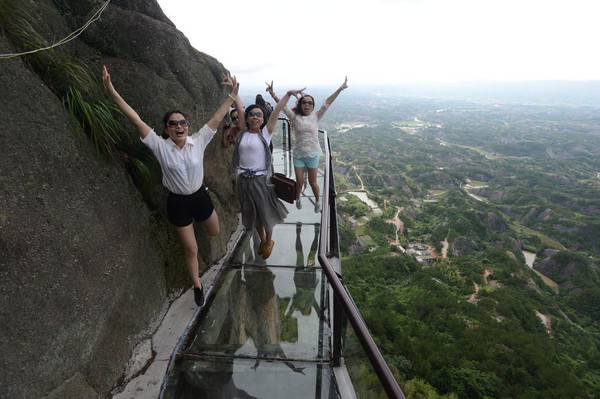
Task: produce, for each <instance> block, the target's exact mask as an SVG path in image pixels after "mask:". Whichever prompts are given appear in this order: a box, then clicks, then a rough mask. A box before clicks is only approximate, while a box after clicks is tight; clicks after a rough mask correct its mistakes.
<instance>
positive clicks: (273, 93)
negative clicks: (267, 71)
mask: <svg viewBox="0 0 600 399" xmlns="http://www.w3.org/2000/svg"><path fill="white" fill-rule="evenodd" d="M265 84H266V85H267V88H266V89H265V91H266V92H269V94H270V95H271V97H272V96H273V95H275V92H274V91H273V81H271V84H268V83H267V82H265Z"/></svg>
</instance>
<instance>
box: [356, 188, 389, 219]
mask: <svg viewBox="0 0 600 399" xmlns="http://www.w3.org/2000/svg"><path fill="white" fill-rule="evenodd" d="M348 194H352V195H356V196H357V197H358V198H359V199H360V200H361V201H362V202H364V203H365V204H367V205H369V206H370V207H371V209H372V210H373V213H375V214H376V215H381V214H382V213H383V211H382V210H381V209H380V208H379V206H377V203H375V201H373V200H371V199H369V195H368V194H367V193H366V192H365V191H348Z"/></svg>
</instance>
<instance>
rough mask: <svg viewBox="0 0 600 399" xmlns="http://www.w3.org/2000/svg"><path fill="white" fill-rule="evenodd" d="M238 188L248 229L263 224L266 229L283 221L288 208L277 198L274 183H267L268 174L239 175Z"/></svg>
mask: <svg viewBox="0 0 600 399" xmlns="http://www.w3.org/2000/svg"><path fill="white" fill-rule="evenodd" d="M236 180H237V190H238V198H239V200H240V205H241V207H242V224H243V225H244V228H245V229H246V230H252V229H254V228H256V227H258V226H263V227H264V228H265V230H266V231H272V230H273V227H274V226H275V225H276V224H278V223H281V222H283V220H284V219H285V218H286V217H287V215H288V210H287V208H286V207H285V205H283V203H282V202H281V200H280V199H279V198H277V194H276V193H275V188H274V186H273V185H267V175H259V176H254V177H243V176H241V175H238V177H237V179H236Z"/></svg>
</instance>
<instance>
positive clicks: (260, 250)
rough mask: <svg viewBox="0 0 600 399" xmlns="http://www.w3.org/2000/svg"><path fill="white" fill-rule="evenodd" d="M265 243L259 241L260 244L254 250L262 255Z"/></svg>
mask: <svg viewBox="0 0 600 399" xmlns="http://www.w3.org/2000/svg"><path fill="white" fill-rule="evenodd" d="M266 244H267V242H266V241H265V242H261V243H260V245H259V246H258V251H256V252H257V253H258V254H259V255H262V254H263V252H265V245H266Z"/></svg>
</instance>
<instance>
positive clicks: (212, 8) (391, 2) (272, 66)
mask: <svg viewBox="0 0 600 399" xmlns="http://www.w3.org/2000/svg"><path fill="white" fill-rule="evenodd" d="M158 3H159V4H160V6H161V8H162V9H163V11H164V12H165V14H166V15H167V17H168V18H169V19H170V20H171V21H173V23H174V24H175V25H176V26H177V28H178V29H179V30H180V31H182V32H183V33H184V34H185V36H186V37H187V38H188V39H189V40H190V42H191V44H192V46H193V47H195V48H196V49H197V50H199V51H202V52H204V53H207V54H209V55H211V56H213V57H215V58H216V59H217V60H219V61H220V62H221V63H222V64H223V65H224V66H225V68H227V69H228V70H229V71H230V72H231V74H232V75H235V76H236V77H237V78H238V80H239V81H240V84H241V86H247V87H258V86H262V87H265V84H264V83H265V82H267V81H268V82H270V81H273V82H274V85H275V90H276V91H278V90H277V89H278V88H280V90H279V92H281V91H283V90H287V89H292V88H297V89H300V88H303V87H309V88H310V87H315V86H332V87H335V86H338V85H340V84H341V83H342V82H343V81H344V78H345V77H346V76H347V77H348V85H349V86H350V87H351V86H352V85H356V86H359V85H360V86H366V85H393V84H401V83H413V82H414V83H435V82H457V81H472V80H491V81H527V80H577V81H586V80H600V50H599V49H600V44H599V41H600V40H599V39H600V23H598V20H599V18H600V0H367V1H365V0H361V1H358V0H303V1H293V2H292V1H287V0H264V1H260V2H248V1H241V0H228V1H226V2H217V1H198V0H158Z"/></svg>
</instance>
